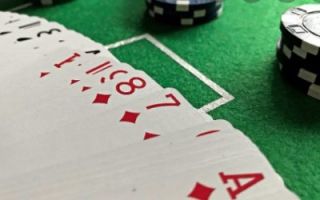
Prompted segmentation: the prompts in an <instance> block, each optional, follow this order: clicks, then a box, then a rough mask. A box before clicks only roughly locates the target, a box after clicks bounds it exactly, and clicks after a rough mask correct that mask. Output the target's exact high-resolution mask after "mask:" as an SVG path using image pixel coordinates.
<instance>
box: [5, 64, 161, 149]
mask: <svg viewBox="0 0 320 200" xmlns="http://www.w3.org/2000/svg"><path fill="white" fill-rule="evenodd" d="M106 60H108V59H106ZM107 62H109V61H107ZM73 66H76V67H78V64H73ZM73 66H72V65H68V66H64V67H66V69H67V70H66V71H65V73H64V74H63V76H62V74H57V73H56V74H53V73H52V74H49V75H47V76H48V77H44V78H45V79H46V80H40V79H41V78H39V77H38V78H36V74H39V73H34V74H33V75H32V74H27V72H26V73H25V74H24V75H26V77H27V78H26V79H25V80H23V79H22V77H20V76H18V77H19V79H20V80H17V82H19V84H16V85H17V87H16V88H15V89H14V91H15V92H12V90H13V89H11V90H10V91H8V90H5V88H6V87H7V86H6V84H3V85H2V87H4V89H3V90H1V91H2V92H1V96H3V98H2V99H1V100H0V102H1V104H0V105H1V109H2V110H3V112H2V115H1V116H0V117H1V120H3V123H1V125H0V127H1V129H2V130H3V133H2V134H1V136H2V138H3V140H1V142H0V144H1V146H8V145H11V144H12V143H14V142H16V141H18V140H22V139H25V138H27V137H32V136H33V135H39V134H44V133H46V132H48V131H50V129H57V128H58V127H63V126H65V125H66V124H70V123H74V122H77V121H79V120H83V119H86V118H89V117H92V118H94V116H95V115H96V114H99V113H100V115H101V113H106V112H107V111H109V110H111V109H114V108H116V107H119V106H121V105H124V104H126V103H128V102H132V101H134V100H137V99H139V98H143V97H144V96H148V95H150V94H153V93H154V92H157V91H160V90H162V87H161V86H159V85H158V84H157V83H156V82H155V81H154V80H152V79H151V78H150V77H149V76H147V75H146V74H145V73H144V72H139V71H135V70H133V69H132V68H131V67H130V66H129V65H126V64H117V63H114V65H107V67H109V66H111V67H110V68H107V69H106V70H105V71H103V75H105V76H101V74H99V76H97V77H95V76H93V77H90V78H89V79H88V78H87V79H85V76H88V75H87V74H86V73H83V74H81V73H78V72H77V71H75V70H73V69H72V67H73ZM88 66H90V68H87V69H84V70H81V71H82V72H85V71H92V69H98V68H97V67H95V65H93V67H92V65H88ZM98 66H99V65H98ZM99 68H100V66H99ZM60 69H61V68H60ZM95 71H96V70H95ZM124 71H126V73H125V74H123V72H124ZM118 72H119V73H118ZM59 73H60V71H59ZM61 73H62V72H61ZM101 73H102V72H101ZM76 74H78V76H77V75H76ZM30 75H31V77H30ZM55 75H56V76H55ZM89 75H91V74H89ZM32 76H34V78H33V77H32ZM101 77H106V78H105V80H104V82H103V83H101ZM110 77H111V79H110ZM77 81H79V82H77ZM12 82H14V81H13V80H12V79H10V80H9V82H8V86H9V85H13V84H11V83H12ZM130 83H133V85H131V86H132V87H131V86H130V85H129V84H130ZM129 86H130V87H129ZM11 88H12V86H11ZM48 91H50V92H48ZM21 99H23V101H21ZM13 105H14V106H13ZM15 121H19V126H14V127H13V126H12V123H13V122H15ZM39 124H41V125H40V126H39Z"/></svg>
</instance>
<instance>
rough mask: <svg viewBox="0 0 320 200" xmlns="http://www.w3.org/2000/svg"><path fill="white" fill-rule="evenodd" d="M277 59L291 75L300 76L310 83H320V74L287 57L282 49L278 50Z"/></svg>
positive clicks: (285, 71)
mask: <svg viewBox="0 0 320 200" xmlns="http://www.w3.org/2000/svg"><path fill="white" fill-rule="evenodd" d="M277 59H278V60H279V62H280V63H281V64H282V65H283V66H284V68H285V69H284V73H286V74H288V75H289V76H293V77H298V78H300V79H303V80H305V81H307V82H309V83H314V84H318V85H320V76H319V75H318V74H316V73H314V72H311V71H310V70H308V69H306V68H305V67H304V66H300V65H297V63H294V62H292V61H291V60H289V59H287V58H286V57H285V56H284V54H283V53H282V52H281V51H280V50H278V51H277Z"/></svg>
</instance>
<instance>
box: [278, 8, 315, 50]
mask: <svg viewBox="0 0 320 200" xmlns="http://www.w3.org/2000/svg"><path fill="white" fill-rule="evenodd" d="M319 18H320V4H306V5H302V6H298V7H294V8H290V9H289V10H288V11H286V12H285V13H284V14H283V15H282V17H281V24H280V29H281V31H282V34H283V36H284V37H285V38H288V40H290V41H292V42H293V43H294V44H296V45H297V46H299V47H300V48H301V49H302V50H304V51H306V52H307V53H310V54H313V55H315V56H318V55H319V56H320V52H319V50H320V23H319Z"/></svg>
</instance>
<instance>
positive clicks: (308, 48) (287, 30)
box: [277, 4, 320, 100]
mask: <svg viewBox="0 0 320 200" xmlns="http://www.w3.org/2000/svg"><path fill="white" fill-rule="evenodd" d="M319 19H320V4H307V5H302V6H298V7H294V8H290V9H289V10H287V11H286V12H285V13H284V14H283V15H282V17H281V22H280V30H281V40H280V41H279V42H278V45H277V59H278V61H279V66H280V71H281V74H282V75H283V77H284V78H285V79H286V80H288V81H289V82H290V83H292V84H293V85H294V86H295V87H296V88H298V89H300V90H301V91H303V93H304V94H306V95H308V96H311V97H313V98H315V99H318V100H320V65H319V63H320V23H319Z"/></svg>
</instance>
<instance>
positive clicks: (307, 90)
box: [277, 39, 320, 100]
mask: <svg viewBox="0 0 320 200" xmlns="http://www.w3.org/2000/svg"><path fill="white" fill-rule="evenodd" d="M283 46H284V44H283V42H282V41H281V39H280V40H279V42H278V43H277V59H278V62H279V68H280V71H281V74H282V76H283V77H284V78H285V79H286V80H287V81H288V82H289V83H291V84H292V85H293V86H294V87H295V88H297V89H299V90H300V91H301V92H303V93H304V94H306V95H308V96H311V97H313V98H315V99H317V100H320V76H319V74H317V73H314V72H311V71H310V70H308V69H307V68H305V67H304V65H299V64H298V63H296V62H293V60H290V59H289V58H288V57H286V55H285V53H284V51H283V50H282V47H283ZM300 64H303V63H300Z"/></svg>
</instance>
